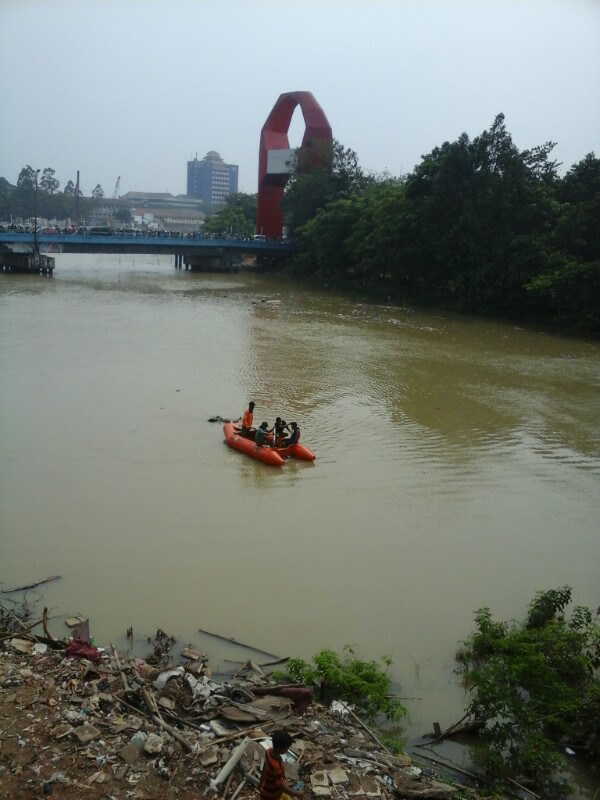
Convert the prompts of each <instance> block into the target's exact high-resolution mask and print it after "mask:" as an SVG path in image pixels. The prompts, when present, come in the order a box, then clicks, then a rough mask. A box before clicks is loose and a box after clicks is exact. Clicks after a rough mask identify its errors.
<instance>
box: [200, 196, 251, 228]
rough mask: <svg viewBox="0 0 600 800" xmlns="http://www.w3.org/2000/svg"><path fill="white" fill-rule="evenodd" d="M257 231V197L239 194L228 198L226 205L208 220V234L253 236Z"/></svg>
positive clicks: (205, 225) (206, 223)
mask: <svg viewBox="0 0 600 800" xmlns="http://www.w3.org/2000/svg"><path fill="white" fill-rule="evenodd" d="M255 230H256V195H255V194H245V193H243V192H238V193H237V194H231V195H229V197H227V199H226V201H225V205H224V206H223V207H222V208H220V209H219V210H218V211H217V212H216V213H215V214H214V215H213V216H212V217H210V218H209V219H207V220H206V222H205V224H204V231H205V232H206V233H233V234H235V235H239V236H251V235H252V234H253V233H254V231H255Z"/></svg>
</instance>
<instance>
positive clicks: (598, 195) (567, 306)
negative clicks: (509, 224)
mask: <svg viewBox="0 0 600 800" xmlns="http://www.w3.org/2000/svg"><path fill="white" fill-rule="evenodd" d="M556 195H557V200H558V203H559V210H558V214H557V224H556V226H555V232H554V236H553V244H554V253H553V259H552V265H551V268H550V269H548V270H546V271H544V272H541V273H540V274H538V275H534V276H533V277H532V279H531V281H530V282H529V283H528V284H527V286H526V288H527V290H528V291H529V293H530V298H531V301H532V303H533V305H534V308H535V309H536V311H537V312H538V314H539V315H540V316H545V317H547V318H549V319H550V320H552V321H553V322H559V323H562V324H565V323H566V324H568V325H570V326H571V327H574V328H579V329H581V330H584V331H590V332H599V331H600V225H599V224H598V220H600V159H598V158H596V157H595V155H594V153H589V154H588V155H587V156H586V157H585V158H584V159H583V160H582V161H580V162H579V163H578V164H575V165H574V166H573V167H571V169H570V170H569V171H568V172H567V173H566V175H565V176H564V178H562V179H561V180H559V181H558V182H557V184H556Z"/></svg>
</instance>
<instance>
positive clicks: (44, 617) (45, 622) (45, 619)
mask: <svg viewBox="0 0 600 800" xmlns="http://www.w3.org/2000/svg"><path fill="white" fill-rule="evenodd" d="M42 623H43V625H44V636H45V637H46V638H47V639H52V641H53V642H54V641H56V640H55V638H54V636H52V635H51V634H50V631H49V630H48V609H47V608H46V606H44V610H43V612H42Z"/></svg>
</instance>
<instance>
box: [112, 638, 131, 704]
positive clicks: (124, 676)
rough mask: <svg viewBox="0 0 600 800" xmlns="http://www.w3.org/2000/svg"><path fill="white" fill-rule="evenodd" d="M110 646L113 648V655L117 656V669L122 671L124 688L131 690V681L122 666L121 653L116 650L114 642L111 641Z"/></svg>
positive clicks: (127, 690)
mask: <svg viewBox="0 0 600 800" xmlns="http://www.w3.org/2000/svg"><path fill="white" fill-rule="evenodd" d="M110 646H111V649H112V651H113V656H114V657H115V662H116V664H117V669H118V670H119V672H120V673H121V680H122V681H123V688H124V689H125V691H126V692H129V691H130V689H129V681H128V680H127V675H125V670H124V669H123V667H122V666H121V662H120V660H119V654H118V653H117V651H116V650H115V646H114V644H113V643H112V642H111V643H110Z"/></svg>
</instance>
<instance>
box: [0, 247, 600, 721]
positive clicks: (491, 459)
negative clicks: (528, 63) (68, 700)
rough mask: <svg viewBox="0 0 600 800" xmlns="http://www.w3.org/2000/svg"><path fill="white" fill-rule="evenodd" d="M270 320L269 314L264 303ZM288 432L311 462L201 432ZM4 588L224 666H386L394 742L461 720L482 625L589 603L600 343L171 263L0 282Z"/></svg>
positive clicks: (596, 526) (597, 516) (593, 577)
mask: <svg viewBox="0 0 600 800" xmlns="http://www.w3.org/2000/svg"><path fill="white" fill-rule="evenodd" d="M266 300H269V301H273V300H277V301H280V302H278V303H274V302H264V301H266ZM249 400H254V401H255V402H256V410H255V422H257V423H260V422H262V420H263V419H264V420H267V421H268V422H269V423H272V422H273V420H274V418H275V416H277V415H281V416H283V417H285V418H286V419H287V420H288V421H290V420H292V419H293V420H296V421H297V422H298V423H299V425H300V428H301V430H302V442H303V443H304V444H306V445H307V446H308V447H310V448H311V449H312V450H313V451H314V452H315V453H316V455H317V460H316V461H315V463H314V464H310V463H302V462H294V461H290V462H288V463H286V465H285V466H284V467H283V468H274V467H269V466H265V465H263V464H261V463H259V462H255V461H252V460H250V459H249V458H247V457H246V456H244V455H241V454H239V453H236V452H234V451H232V450H229V449H228V448H227V447H226V446H225V445H224V443H223V435H222V426H221V425H220V424H211V423H209V422H208V421H207V420H208V418H209V417H212V416H215V415H221V416H223V417H238V416H239V415H241V413H242V411H243V410H244V407H245V406H246V404H247V403H248V401H249ZM0 440H1V450H0V580H1V581H3V582H4V585H5V586H8V585H10V586H18V585H21V584H26V583H30V582H32V581H33V580H37V579H41V578H44V577H46V576H49V575H60V576H62V577H61V580H60V581H56V582H54V583H51V584H48V585H47V586H45V587H40V588H39V589H38V590H36V591H34V592H31V593H30V599H32V600H35V599H36V598H38V600H39V601H40V602H43V603H44V604H46V605H48V606H49V607H51V608H52V609H53V614H55V615H57V619H56V620H55V621H54V622H53V625H54V626H55V631H56V633H57V634H60V635H63V634H64V633H65V632H66V628H64V625H63V622H62V620H61V619H60V618H59V615H60V614H64V613H67V612H69V613H72V612H81V613H83V614H85V615H86V616H88V615H89V617H90V620H91V628H92V633H93V635H94V636H95V638H96V640H97V641H98V642H99V643H108V642H109V641H113V642H115V644H119V645H120V646H122V647H125V631H126V629H127V628H128V627H129V626H133V629H134V634H135V637H136V640H137V642H138V644H140V643H141V645H143V643H144V642H145V640H146V636H148V635H151V634H153V633H154V632H155V631H156V629H157V628H159V627H160V628H163V629H164V630H166V631H167V632H169V633H172V634H175V635H176V636H177V637H178V638H179V639H180V641H182V642H184V641H185V642H188V641H189V642H193V643H195V644H196V645H199V646H202V647H203V648H205V649H206V650H207V652H208V653H209V655H210V658H211V662H212V664H213V666H214V667H216V668H217V669H222V670H223V671H227V670H228V669H232V666H233V665H231V664H230V663H229V660H236V659H238V660H243V659H246V658H248V657H249V656H252V657H254V658H255V659H256V660H260V659H261V658H262V659H263V660H265V657H264V656H262V657H261V656H260V654H258V655H257V654H255V653H253V652H252V651H246V650H243V649H241V648H238V647H236V646H234V645H229V644H224V643H222V642H220V641H219V640H217V639H214V638H212V637H209V636H206V635H204V634H200V633H198V629H199V628H202V629H204V630H207V631H213V632H215V633H218V634H221V635H223V636H226V637H235V638H236V639H238V640H240V641H242V642H247V643H250V644H252V645H255V646H256V647H258V648H260V649H262V650H265V651H268V652H270V653H274V654H277V655H281V656H284V655H298V656H303V657H310V656H311V655H312V654H313V653H315V652H316V651H317V650H319V649H320V648H323V647H332V648H334V649H338V650H341V648H343V646H344V645H346V644H352V645H355V646H357V649H358V654H359V655H360V656H361V657H363V658H372V657H379V656H381V655H382V654H389V655H391V657H392V658H393V667H392V670H393V675H394V678H395V679H396V681H397V682H398V685H399V687H400V688H399V693H400V694H401V695H402V696H404V697H409V698H418V699H414V700H407V701H405V705H406V706H407V707H408V710H409V713H410V719H411V722H410V726H409V732H411V733H413V734H415V735H416V734H420V733H423V732H424V731H425V730H430V729H431V727H432V722H433V721H439V722H440V724H441V725H442V727H446V726H447V725H449V724H451V723H452V722H454V721H455V720H456V719H458V717H460V716H461V708H462V701H463V696H462V691H461V690H460V688H459V687H458V686H457V683H456V677H455V675H454V673H453V667H454V660H453V659H454V653H455V651H456V649H457V646H458V644H459V642H460V640H461V639H463V638H465V637H466V636H468V634H469V633H470V632H471V630H472V627H473V612H474V611H475V610H476V609H477V608H479V607H481V606H490V607H491V609H492V611H493V613H494V614H495V615H496V616H497V617H498V618H511V617H522V615H523V613H524V610H525V607H526V605H527V603H528V601H529V600H530V599H531V597H532V595H533V594H534V592H535V591H536V590H538V589H549V588H556V587H558V586H562V585H565V584H569V585H570V586H572V587H573V594H574V599H575V601H576V602H577V603H580V604H586V605H589V606H591V607H593V608H596V607H597V606H598V604H599V602H600V597H599V593H598V590H599V587H600V491H599V489H600V343H598V342H593V341H588V340H583V339H576V338H568V337H565V336H561V335H557V334H554V333H549V332H543V331H540V330H538V329H537V328H531V329H525V328H524V327H523V326H518V325H515V324H513V323H507V322H497V321H492V320H486V319H478V318H471V317H462V316H457V315H452V314H449V313H445V312H429V311H426V312H419V311H415V310H411V309H404V308H400V307H395V306H384V305H374V304H368V303H361V302H358V301H357V300H355V299H351V298H347V297H343V296H340V295H335V294H327V293H324V292H319V291H317V290H312V289H305V288H300V287H298V286H297V285H294V284H287V283H283V282H280V281H278V280H277V279H273V278H271V277H269V276H256V275H253V274H250V273H238V274H235V275H227V276H223V275H203V274H197V273H188V272H181V271H176V270H174V269H173V266H172V259H170V258H168V257H158V256H145V257H142V256H137V257H133V256H121V257H110V256H74V255H62V256H57V266H56V272H55V276H54V278H53V279H50V278H42V277H39V278H38V277H29V276H18V275H1V276H0Z"/></svg>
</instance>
